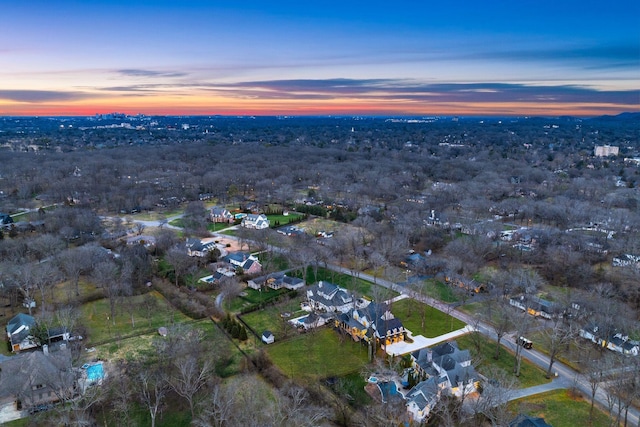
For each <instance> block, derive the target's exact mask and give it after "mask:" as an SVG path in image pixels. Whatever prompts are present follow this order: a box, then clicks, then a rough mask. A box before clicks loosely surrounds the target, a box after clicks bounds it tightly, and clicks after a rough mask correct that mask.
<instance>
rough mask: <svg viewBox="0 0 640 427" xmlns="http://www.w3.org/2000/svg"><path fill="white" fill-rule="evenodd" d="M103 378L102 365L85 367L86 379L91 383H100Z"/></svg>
mask: <svg viewBox="0 0 640 427" xmlns="http://www.w3.org/2000/svg"><path fill="white" fill-rule="evenodd" d="M103 378H104V369H103V368H102V363H96V364H95V365H90V366H89V367H87V379H88V380H89V381H91V382H93V381H100V380H101V379H103Z"/></svg>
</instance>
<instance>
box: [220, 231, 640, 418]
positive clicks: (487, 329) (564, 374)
mask: <svg viewBox="0 0 640 427" xmlns="http://www.w3.org/2000/svg"><path fill="white" fill-rule="evenodd" d="M227 237H229V238H232V239H233V238H236V239H237V237H235V236H227ZM269 249H272V250H274V251H277V252H282V251H283V249H282V248H278V247H272V248H269ZM325 267H326V268H328V269H330V270H333V271H336V272H338V273H343V274H348V275H352V276H353V275H355V276H356V277H359V278H362V279H364V280H368V281H370V282H374V283H376V284H378V285H380V286H383V287H385V288H387V289H391V290H394V291H396V292H398V293H404V294H407V295H409V296H410V297H411V298H413V299H415V300H417V301H420V302H423V303H425V304H428V305H430V306H432V307H434V308H437V309H438V310H440V311H442V312H444V313H447V314H449V315H451V316H453V317H455V318H457V319H459V320H461V321H463V322H465V323H467V324H470V325H474V326H475V327H476V328H477V329H478V331H479V332H480V333H481V334H483V335H484V336H487V337H489V338H491V339H492V340H494V341H497V335H496V333H495V332H494V330H493V328H492V327H491V326H490V325H488V324H487V323H484V322H477V320H476V319H473V318H472V316H471V315H469V314H467V313H463V312H461V311H459V310H456V309H455V307H453V306H452V305H449V304H445V303H443V302H441V301H438V300H436V299H434V298H431V297H429V296H426V295H422V294H420V293H417V292H415V291H413V290H412V289H407V288H405V287H404V286H400V285H398V284H397V283H394V282H391V281H389V280H385V279H382V278H379V277H374V276H372V275H370V274H366V273H362V272H354V271H353V270H351V269H348V268H345V267H341V266H338V265H333V264H326V265H325ZM500 342H501V343H502V344H503V345H504V346H505V347H507V348H509V349H510V350H512V351H514V352H515V348H516V343H515V341H514V339H513V337H512V336H509V335H507V336H504V337H503V338H502V340H501V341H500ZM522 357H523V358H525V359H527V360H529V361H530V362H532V363H534V364H535V365H537V366H539V367H540V368H542V369H543V370H544V371H545V372H546V370H547V368H548V367H549V357H548V356H547V355H545V354H543V353H541V352H539V351H537V350H535V349H531V350H524V349H523V351H522ZM553 371H554V372H555V373H557V378H555V379H554V381H552V382H551V383H548V384H544V385H542V386H536V387H531V388H529V389H524V390H521V392H523V393H525V395H524V396H531V395H533V394H537V393H542V392H545V391H549V390H554V389H559V388H571V387H576V388H577V389H578V390H579V391H580V392H581V393H582V394H583V395H584V396H585V397H586V398H587V399H589V398H590V396H591V387H590V385H589V383H588V382H587V381H586V380H585V379H584V378H582V376H581V375H580V374H579V373H578V372H576V371H575V370H573V369H572V368H570V367H569V366H567V365H565V364H563V363H561V362H559V361H555V362H554V364H553ZM524 396H523V397H524ZM596 402H597V403H598V404H599V405H600V406H601V407H602V408H603V409H605V410H606V408H607V407H608V405H607V394H606V393H605V392H604V391H603V390H602V389H601V388H598V390H597V392H596ZM614 408H615V410H617V406H615V407H614ZM614 413H615V411H614ZM623 417H624V415H623ZM627 421H628V422H627V425H629V426H638V427H640V411H639V410H638V409H637V408H635V407H630V408H629V411H628V415H627Z"/></svg>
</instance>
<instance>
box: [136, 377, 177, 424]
mask: <svg viewBox="0 0 640 427" xmlns="http://www.w3.org/2000/svg"><path fill="white" fill-rule="evenodd" d="M135 378H136V381H135V383H134V385H135V386H136V392H137V395H138V398H139V399H140V402H141V403H142V405H144V408H145V409H146V410H147V411H149V416H150V417H151V427H155V425H156V419H157V417H158V413H159V412H160V411H162V408H163V406H164V404H165V398H166V396H167V392H168V391H169V384H168V383H167V377H166V373H165V372H164V371H163V370H162V369H161V368H159V367H153V366H146V367H139V368H138V369H137V374H136V377H135Z"/></svg>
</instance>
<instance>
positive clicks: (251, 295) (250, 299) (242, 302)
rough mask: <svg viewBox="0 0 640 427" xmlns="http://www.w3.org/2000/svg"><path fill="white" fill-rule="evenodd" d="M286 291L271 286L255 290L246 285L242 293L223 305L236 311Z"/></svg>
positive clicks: (271, 298) (273, 297)
mask: <svg viewBox="0 0 640 427" xmlns="http://www.w3.org/2000/svg"><path fill="white" fill-rule="evenodd" d="M287 292H288V290H287V289H278V290H273V289H271V288H264V289H262V290H260V291H257V290H255V289H252V288H249V287H247V288H245V289H244V295H242V296H237V297H235V298H234V299H232V300H231V301H230V302H225V306H226V307H227V308H228V309H229V310H230V311H232V312H238V311H240V310H241V309H242V308H243V307H245V306H249V305H252V304H258V303H260V302H268V301H271V300H273V299H275V298H277V297H279V296H282V295H284V294H286V293H287Z"/></svg>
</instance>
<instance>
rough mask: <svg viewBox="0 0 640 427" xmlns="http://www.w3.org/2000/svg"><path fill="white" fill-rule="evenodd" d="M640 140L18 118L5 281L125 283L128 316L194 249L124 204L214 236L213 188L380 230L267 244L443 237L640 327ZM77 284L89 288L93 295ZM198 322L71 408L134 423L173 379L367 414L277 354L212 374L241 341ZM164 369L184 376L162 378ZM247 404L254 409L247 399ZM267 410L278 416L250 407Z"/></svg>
mask: <svg viewBox="0 0 640 427" xmlns="http://www.w3.org/2000/svg"><path fill="white" fill-rule="evenodd" d="M639 142H640V117H639V116H638V115H621V116H616V117H600V118H594V119H578V118H571V117H563V118H502V119H499V118H484V119H481V118H460V119H458V118H455V119H452V118H424V119H406V118H351V117H350V118H343V117H335V118H284V117H282V118H266V117H257V118H227V117H144V116H136V117H125V116H115V117H114V116H109V117H104V116H97V117H91V118H8V117H5V118H2V119H0V212H2V213H7V214H16V213H18V212H21V211H24V210H30V213H29V214H28V215H26V216H25V217H23V218H21V219H20V222H16V223H15V224H14V225H13V226H8V227H6V228H4V229H3V230H2V237H3V238H2V240H0V284H1V285H2V286H0V292H1V293H2V296H3V297H4V300H5V301H6V303H5V305H8V306H9V307H19V306H20V305H21V303H22V301H23V299H29V298H35V297H36V296H39V297H40V298H39V300H40V301H42V303H41V304H42V306H41V307H38V310H40V311H41V312H43V313H46V312H49V313H50V314H49V316H50V317H55V315H54V313H55V311H56V310H62V309H64V307H63V306H62V305H57V306H56V307H47V300H48V298H47V293H48V292H49V290H50V289H51V287H52V286H54V285H55V284H56V283H58V282H60V281H62V280H69V281H70V282H71V283H75V286H76V287H78V286H79V285H78V282H79V281H80V279H81V278H84V279H86V278H89V279H90V280H92V281H93V282H94V283H96V284H97V285H99V287H100V288H101V289H102V290H103V296H105V297H106V298H110V301H112V302H111V309H112V311H113V313H114V315H115V310H116V308H117V305H118V299H117V297H120V296H126V295H135V294H140V293H144V292H146V291H147V288H146V284H147V283H149V282H150V281H155V280H156V277H159V267H158V266H159V264H158V260H159V259H163V260H164V261H165V262H166V263H168V264H169V265H171V266H172V267H173V274H172V276H171V279H172V280H171V282H174V281H175V284H177V285H178V287H177V288H178V289H184V286H182V285H187V284H188V283H186V282H185V281H184V280H186V279H183V278H184V277H186V276H188V273H189V272H190V271H192V270H190V269H193V263H194V261H193V260H189V259H187V258H188V257H186V256H184V255H183V254H182V253H181V252H180V251H179V250H178V249H179V248H183V246H184V244H183V241H182V240H181V239H182V238H183V237H184V236H181V237H178V236H177V235H176V234H175V233H173V232H171V231H170V230H168V229H161V230H160V231H159V232H158V233H157V239H158V242H157V247H156V249H155V250H154V252H152V253H149V252H148V251H146V250H144V249H143V248H141V247H129V246H125V245H123V244H121V243H118V240H117V238H119V237H121V236H123V235H124V234H126V233H127V232H131V231H132V228H133V227H135V225H132V224H126V223H125V222H124V221H122V220H119V219H117V217H119V216H124V215H132V214H133V215H135V214H141V213H146V212H152V211H153V212H161V213H165V212H166V213H170V212H174V211H177V210H182V211H183V212H184V218H183V219H184V221H185V230H184V233H185V234H186V235H187V236H188V235H193V236H205V235H207V232H206V225H207V223H206V217H207V211H206V210H205V205H204V202H205V201H215V202H216V204H218V205H224V206H237V207H238V208H239V209H243V210H244V209H245V208H247V207H249V206H257V207H258V209H260V210H263V211H268V210H269V209H272V207H273V206H278V207H279V209H286V210H289V209H290V210H296V209H297V210H299V211H303V212H306V213H309V214H312V215H316V216H317V215H320V216H324V217H327V218H331V219H335V220H337V221H341V222H344V223H349V224H351V225H354V226H356V227H354V229H355V230H365V231H363V232H361V233H357V232H350V233H343V234H340V233H337V234H336V236H335V237H334V238H333V240H332V241H330V242H329V243H328V244H327V245H317V244H315V241H314V240H312V239H311V240H304V239H301V240H300V241H298V242H295V243H292V242H291V239H285V238H283V237H282V236H280V235H276V233H275V232H274V231H273V230H267V231H266V232H254V233H246V235H245V234H242V235H240V238H241V239H242V238H244V239H247V240H251V241H252V242H253V243H254V244H256V245H258V246H260V244H261V243H262V244H264V245H263V247H268V245H274V246H279V247H287V248H292V250H291V251H288V252H285V253H286V254H288V257H289V261H290V263H291V265H300V264H304V265H310V264H311V263H312V262H313V261H318V260H321V261H323V262H327V261H328V260H335V261H338V263H340V264H342V265H347V266H349V267H350V268H352V269H354V270H359V271H364V270H365V269H372V268H373V269H376V268H377V269H380V268H382V269H385V268H386V267H392V266H399V265H401V264H402V262H403V261H404V260H405V258H406V256H407V254H409V253H410V251H415V252H418V253H421V254H426V253H428V254H429V255H427V256H426V258H425V259H426V260H425V261H424V262H422V263H421V264H420V265H414V266H412V269H413V272H412V274H414V273H415V274H421V275H428V276H437V275H438V274H441V275H447V276H453V275H456V276H457V277H467V278H472V277H479V275H480V274H481V273H483V272H486V271H487V270H486V268H487V267H491V271H492V273H491V274H490V275H487V274H484V275H483V276H482V278H483V279H484V280H485V281H486V282H487V285H488V286H489V287H490V289H491V290H492V292H494V293H496V294H499V293H502V294H503V295H506V294H514V293H517V292H534V293H535V292H545V293H548V294H549V295H552V294H553V293H554V292H556V291H554V290H561V292H560V294H562V295H564V296H567V295H569V297H568V298H570V299H571V300H572V301H573V300H579V301H580V303H581V304H582V305H583V306H589V305H591V306H600V307H603V306H605V305H606V306H607V307H609V308H607V310H603V313H600V314H601V315H602V316H609V318H611V317H614V316H615V317H616V318H617V320H618V325H617V327H618V328H619V327H621V325H624V326H625V328H627V331H628V332H630V333H637V332H638V329H637V321H638V320H639V316H640V286H639V283H640V270H639V269H638V265H635V266H633V265H632V266H627V267H613V265H612V260H613V258H614V257H618V256H622V255H625V254H629V255H633V256H640V238H639V237H640V236H639V233H640V212H639V208H640V193H639V190H638V187H639V186H640V170H639V167H638V163H637V162H635V161H634V160H633V159H634V158H639V157H640V145H639ZM596 145H611V146H616V147H619V154H618V155H615V156H608V157H596V156H594V147H595V146H596ZM105 218H110V220H109V221H105ZM21 222H22V223H23V224H21ZM24 223H26V224H24ZM138 227H139V229H138V230H137V231H138V234H140V233H142V231H143V229H142V227H141V226H138ZM520 227H527V234H528V235H530V236H529V237H528V238H529V241H528V242H526V243H529V242H533V244H532V245H531V246H527V247H525V248H524V249H523V246H518V245H513V244H507V243H506V242H505V241H504V240H503V239H501V233H502V231H503V230H505V229H506V228H512V229H518V228H520ZM105 248H107V249H109V250H110V251H114V252H117V253H118V254H119V255H120V256H119V258H117V259H114V258H113V257H110V256H108V255H107V252H105ZM43 261H53V262H43ZM523 272H527V273H526V274H524V273H523ZM525 276H526V279H525V278H524V277H525ZM162 286H166V284H165V285H162ZM229 286H230V287H233V286H236V287H237V284H233V286H232V285H229ZM169 287H170V286H169ZM170 292H174V291H171V290H169V291H166V293H165V295H166V294H168V293H170ZM175 292H177V291H175ZM76 294H77V295H80V291H79V290H78V291H77V293H76ZM556 298H557V297H556ZM176 299H188V301H186V302H183V306H185V307H184V309H185V312H187V313H189V314H194V315H195V316H204V315H211V314H217V315H222V314H221V313H216V312H215V310H216V308H215V307H212V306H211V305H209V303H208V302H207V301H205V300H200V299H198V297H197V296H193V295H191V296H189V297H188V298H185V297H184V295H183V294H177V295H176ZM72 300H73V298H72V296H70V297H69V300H68V305H69V306H71V307H73V305H74V304H80V303H82V302H83V301H82V299H81V298H80V299H79V300H78V301H76V302H72ZM596 301H597V302H596ZM65 307H66V306H65ZM7 309H8V307H5V311H6V310H7ZM54 309H55V310H54ZM604 311H606V313H604ZM74 326H77V327H78V328H81V325H75V324H74ZM184 335H185V336H187V337H188V339H187V344H188V345H186V344H184V343H182V344H181V345H180V346H178V345H176V346H175V347H171V345H172V343H171V342H169V343H167V344H166V345H165V346H164V347H162V348H160V349H157V352H156V353H155V355H153V356H151V355H149V356H148V357H149V358H153V360H159V361H163V362H162V363H165V364H166V365H163V364H162V363H156V364H155V365H154V366H157V369H153V370H147V369H140V366H138V365H136V364H132V363H130V364H127V365H126V366H122V368H121V369H122V372H128V374H127V375H123V376H120V377H117V378H116V379H115V380H114V381H116V382H118V381H119V382H120V383H116V385H115V386H114V387H112V388H110V389H109V390H111V391H110V392H109V393H111V394H109V395H108V396H102V397H100V398H97V397H96V399H95V402H92V403H91V404H87V406H86V407H80V406H81V402H75V403H73V405H72V406H73V408H74V409H73V411H69V412H67V413H65V414H64V416H65V417H67V418H66V419H65V422H68V423H76V422H77V423H78V424H80V423H81V421H82V420H85V419H86V420H88V421H87V422H89V423H92V422H95V418H94V417H95V413H94V412H92V411H94V410H96V409H95V408H96V407H100V408H102V409H101V410H103V411H111V412H110V413H114V414H116V413H117V414H119V415H118V416H119V417H121V420H122V423H123V424H121V425H134V424H135V423H134V422H133V421H131V420H130V419H128V418H127V417H129V416H130V414H129V412H127V410H126V406H127V401H128V399H134V397H132V396H133V395H134V394H135V396H137V397H135V399H137V400H138V401H139V402H140V405H142V406H144V407H147V408H148V409H149V410H150V411H151V414H152V418H153V417H155V415H154V412H153V411H154V408H155V409H156V410H158V409H159V408H160V407H161V406H162V405H163V404H164V403H162V402H163V399H164V398H165V397H166V395H173V396H177V397H176V399H177V400H179V399H180V398H182V399H183V400H182V401H183V404H184V407H185V408H187V409H189V412H190V413H191V416H192V419H193V420H194V421H193V422H194V423H196V422H197V424H196V425H203V426H204V425H250V424H251V425H258V424H260V425H317V423H320V421H319V420H331V422H333V423H337V424H342V425H349V423H348V422H342V421H341V418H340V417H341V416H347V415H346V413H342V412H340V411H341V406H340V404H337V403H335V402H333V403H328V404H326V405H322V404H317V405H316V404H315V403H314V404H310V402H319V401H321V400H322V401H325V402H326V401H327V398H326V396H324V397H322V396H315V395H313V396H312V395H311V394H313V393H319V391H317V390H309V389H303V388H300V387H299V386H298V385H296V384H293V383H288V382H286V381H284V379H283V378H278V377H277V375H278V374H277V373H276V372H273V370H272V368H271V367H270V366H269V362H268V361H266V360H264V359H263V356H261V355H257V356H254V361H253V364H252V365H251V368H250V369H249V368H247V369H246V371H245V372H244V373H243V375H238V376H235V377H234V380H233V381H226V382H223V381H220V380H219V379H217V380H213V379H211V378H213V377H215V375H213V374H211V376H208V374H209V373H212V372H213V371H214V368H213V367H212V366H213V365H211V364H215V363H217V362H216V361H219V360H224V358H225V356H224V351H223V350H221V349H212V348H208V347H207V346H206V340H202V339H199V338H198V336H197V333H196V332H184ZM203 342H204V343H205V344H203ZM205 353H206V354H209V355H211V354H215V358H213V357H211V358H210V357H209V356H207V358H205V357H202V356H201V355H202V354H205ZM155 358H157V359H155ZM206 360H209V362H206ZM139 363H140V364H142V365H144V363H145V362H144V361H143V360H141V361H140V362H139ZM185 366H189V367H190V368H189V369H191V370H190V371H189V372H187V371H188V369H186V368H185ZM156 371H157V372H156ZM163 372H164V373H169V377H170V379H168V380H166V381H164V382H163V381H161V380H160V379H159V378H160V377H161V373H163ZM205 374H206V375H205ZM258 374H261V375H263V376H265V377H266V378H271V379H272V383H278V384H284V385H283V386H282V387H281V388H279V389H277V390H276V391H275V392H273V393H275V395H274V396H275V398H274V399H267V398H265V397H264V396H265V395H266V393H261V391H260V390H258V389H253V388H251V387H246V384H248V383H251V381H252V379H251V376H252V375H258ZM274 376H275V379H274ZM134 379H136V381H135V382H136V385H132V384H130V383H129V382H131V381H133V380H134ZM180 384H181V385H180ZM181 387H182V388H181ZM205 389H206V390H208V392H207V393H206V396H207V397H206V399H209V400H210V401H207V402H206V403H205V404H204V405H202V404H201V403H202V399H201V398H200V397H199V398H198V402H200V403H199V404H198V405H195V403H194V396H199V393H200V392H201V390H205ZM126 390H129V391H128V392H125V391H126ZM238 390H242V391H241V392H240V391H238ZM127 393H128V394H127ZM250 393H252V394H251V395H249V394H250ZM310 393H311V394H310ZM231 395H233V396H234V398H233V399H228V400H224V399H223V397H224V396H231ZM153 399H156V400H155V401H154V400H153ZM216 399H218V400H216ZM329 400H330V399H329ZM85 403H87V402H85ZM154 404H155V405H156V406H155V407H154ZM92 405H93V406H92ZM194 405H195V406H194ZM247 405H253V406H250V407H251V408H253V409H256V410H255V411H242V410H238V408H246V407H248V406H247ZM260 405H262V406H260ZM202 408H206V409H202ZM257 408H262V409H264V408H266V409H265V410H264V411H259V410H257ZM302 408H304V410H303V409H302ZM342 409H343V410H344V408H342ZM390 410H391V409H389V408H383V409H377V410H374V409H368V411H369V412H366V411H365V412H363V413H361V414H360V416H361V417H363V418H360V422H362V423H364V424H365V425H375V424H376V423H379V425H385V424H384V422H382V421H380V420H383V419H385V418H388V419H391V418H393V417H392V416H391V415H389V414H384V413H381V412H380V411H390ZM216 411H217V412H216ZM221 414H222V415H221ZM258 415H259V416H260V417H263V418H260V419H249V417H251V416H258ZM60 416H62V415H60ZM74 417H75V418H74ZM220 420H222V421H220ZM274 420H278V421H274ZM82 422H84V421H82ZM327 422H329V421H327ZM354 422H355V421H354ZM255 423H257V424H255Z"/></svg>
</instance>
